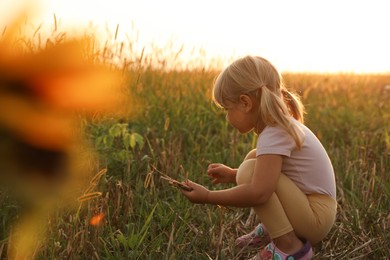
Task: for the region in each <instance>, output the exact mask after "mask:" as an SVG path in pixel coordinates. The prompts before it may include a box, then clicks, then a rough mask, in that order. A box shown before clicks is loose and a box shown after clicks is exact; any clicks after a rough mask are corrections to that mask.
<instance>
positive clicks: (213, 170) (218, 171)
mask: <svg viewBox="0 0 390 260" xmlns="http://www.w3.org/2000/svg"><path fill="white" fill-rule="evenodd" d="M236 173H237V170H236V169H232V168H230V167H228V166H226V165H224V164H222V163H212V164H210V165H209V167H208V169H207V174H208V175H209V177H210V178H211V179H212V180H211V181H212V183H213V184H218V183H235V182H236Z"/></svg>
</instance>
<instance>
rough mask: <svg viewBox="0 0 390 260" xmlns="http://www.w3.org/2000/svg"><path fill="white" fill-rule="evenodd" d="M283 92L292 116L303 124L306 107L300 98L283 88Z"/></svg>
mask: <svg viewBox="0 0 390 260" xmlns="http://www.w3.org/2000/svg"><path fill="white" fill-rule="evenodd" d="M281 91H282V95H283V100H284V102H285V103H286V105H287V107H288V110H289V112H290V114H291V115H292V116H293V117H294V118H295V119H296V120H298V121H299V122H301V123H303V114H304V107H303V104H302V102H301V100H300V99H299V97H298V96H297V95H296V94H293V93H291V92H290V91H288V90H287V89H285V88H282V89H281Z"/></svg>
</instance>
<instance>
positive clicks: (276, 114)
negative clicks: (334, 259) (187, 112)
mask: <svg viewBox="0 0 390 260" xmlns="http://www.w3.org/2000/svg"><path fill="white" fill-rule="evenodd" d="M213 100H214V102H215V103H216V104H217V105H218V106H220V107H222V108H224V109H225V110H226V112H227V115H226V119H227V120H228V122H229V123H230V124H231V125H232V126H233V127H234V128H236V129H237V130H238V131H240V133H248V132H250V131H254V132H255V133H256V134H257V135H258V139H257V146H256V149H255V150H253V151H251V152H249V153H248V154H247V156H246V157H245V159H244V161H243V162H242V164H241V165H240V166H239V168H238V169H232V168H230V167H228V166H226V165H223V164H219V163H213V164H210V165H209V167H208V170H207V173H208V175H209V177H210V178H211V179H212V182H213V183H214V184H217V183H236V184H237V185H236V186H234V187H233V188H229V189H224V190H215V191H210V190H208V189H206V188H205V187H203V186H202V185H199V184H197V183H195V182H192V181H187V182H186V184H187V185H188V186H190V187H191V188H192V191H185V190H182V193H183V195H184V196H186V197H187V198H188V199H189V200H190V201H191V202H193V203H209V204H214V205H222V206H233V207H252V208H253V210H254V211H255V212H256V214H257V217H258V218H259V220H260V221H261V225H260V226H259V228H258V229H257V235H258V236H259V237H261V238H263V241H269V244H268V245H267V246H265V247H264V249H262V250H261V251H260V252H259V253H258V254H257V255H256V256H255V257H254V258H253V259H273V257H275V258H276V259H310V258H311V257H312V256H313V251H312V246H311V245H314V244H316V243H318V242H319V241H321V240H322V239H323V238H324V237H325V236H326V235H327V234H328V232H329V231H330V229H331V227H332V225H333V223H334V221H335V216H336V210H337V203H336V184H335V177H334V172H333V167H332V164H331V162H330V160H329V157H328V155H327V153H326V151H325V149H324V148H323V146H322V145H321V143H320V141H319V140H318V139H317V138H316V136H315V135H314V134H313V133H312V132H311V131H310V130H309V129H308V128H307V127H306V126H305V125H303V105H302V103H301V101H300V100H299V98H298V97H297V96H295V95H294V94H292V93H290V92H289V91H287V89H286V88H285V87H284V85H283V84H282V79H281V76H280V74H279V72H278V71H277V70H276V69H275V67H274V66H273V65H272V64H271V63H270V62H269V61H267V60H266V59H264V58H261V57H253V56H246V57H244V58H241V59H238V60H236V61H235V62H233V63H232V64H231V65H230V66H228V67H227V68H226V69H225V70H224V71H222V73H221V74H220V75H219V76H218V77H217V79H216V81H215V84H214V89H213Z"/></svg>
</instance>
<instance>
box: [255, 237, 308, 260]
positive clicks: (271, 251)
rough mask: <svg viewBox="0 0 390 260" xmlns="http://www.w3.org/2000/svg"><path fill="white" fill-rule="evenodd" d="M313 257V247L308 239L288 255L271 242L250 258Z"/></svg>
mask: <svg viewBox="0 0 390 260" xmlns="http://www.w3.org/2000/svg"><path fill="white" fill-rule="evenodd" d="M312 257H313V249H312V247H311V245H310V243H309V242H308V241H306V242H305V244H304V245H303V247H302V248H301V249H300V250H299V251H298V252H296V253H295V254H292V255H288V254H286V253H284V252H282V251H281V250H280V249H279V248H277V247H276V246H275V244H274V243H273V242H271V243H269V244H268V245H267V246H266V247H265V248H264V249H263V250H261V251H260V252H259V253H258V254H257V255H256V256H255V257H253V258H251V260H260V259H262V260H309V259H312Z"/></svg>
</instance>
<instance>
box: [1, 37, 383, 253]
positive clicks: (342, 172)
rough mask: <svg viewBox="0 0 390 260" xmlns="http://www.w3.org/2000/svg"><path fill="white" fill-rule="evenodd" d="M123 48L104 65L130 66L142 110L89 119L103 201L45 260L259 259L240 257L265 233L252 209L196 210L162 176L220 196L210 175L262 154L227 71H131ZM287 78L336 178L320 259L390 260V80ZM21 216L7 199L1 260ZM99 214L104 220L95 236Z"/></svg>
mask: <svg viewBox="0 0 390 260" xmlns="http://www.w3.org/2000/svg"><path fill="white" fill-rule="evenodd" d="M59 40H61V39H59ZM118 46H120V45H118ZM122 48H123V44H122V47H118V48H112V49H111V50H110V51H111V52H109V51H107V50H106V49H105V51H102V52H96V50H94V53H95V55H98V56H99V57H100V58H101V59H102V60H103V61H104V62H110V61H112V59H116V60H118V59H119V60H121V61H123V62H119V63H117V64H120V67H121V69H122V71H123V73H124V74H125V75H126V76H127V78H128V81H127V83H126V84H127V86H128V90H129V93H131V94H132V96H133V98H134V100H135V101H136V102H135V103H134V107H136V109H135V111H134V113H133V115H132V117H130V118H126V119H124V118H110V117H108V116H105V117H103V118H102V119H99V120H97V119H96V118H92V119H88V120H86V119H83V125H84V130H85V133H86V135H87V137H88V142H89V144H90V145H91V146H92V147H93V149H94V150H95V151H96V152H97V154H98V160H97V162H94V165H93V167H94V168H95V169H96V171H95V172H96V174H98V172H100V174H99V175H97V176H96V175H95V177H96V178H95V179H94V180H95V184H96V185H95V186H94V187H93V188H94V189H93V190H94V191H98V192H101V193H100V196H96V197H94V198H91V199H89V200H85V201H83V202H81V203H80V208H79V210H75V209H66V208H65V209H64V208H59V209H58V211H56V214H55V215H54V216H52V217H51V218H50V221H49V224H48V231H47V234H46V236H45V239H44V240H43V241H42V242H41V243H40V244H39V248H37V255H36V258H37V259H246V258H247V257H248V256H251V255H253V254H255V251H253V250H249V249H246V250H242V251H240V250H238V249H236V248H235V246H234V241H235V239H236V238H237V237H238V236H240V235H242V234H244V233H246V232H248V231H250V230H251V229H252V228H253V227H254V225H255V220H254V219H253V218H251V217H250V210H249V209H240V208H221V207H217V206H211V205H196V204H191V203H190V202H188V201H187V200H186V199H185V198H184V197H183V196H182V195H181V193H180V192H179V191H178V190H177V189H176V188H175V187H173V186H171V185H169V183H167V182H166V181H165V180H162V179H161V178H160V176H161V175H160V172H161V173H164V174H167V175H169V176H170V177H172V178H174V179H177V180H179V181H182V180H185V179H186V178H189V179H191V180H194V181H196V182H199V183H201V184H203V185H205V186H206V187H209V188H211V189H214V188H215V189H217V188H219V187H218V186H212V185H211V183H210V182H209V180H208V177H207V176H206V174H205V172H206V168H207V166H208V164H209V163H211V162H221V163H225V164H228V165H231V166H233V167H237V166H238V165H239V164H240V162H241V160H242V159H243V157H244V156H245V154H246V153H247V152H248V151H249V150H250V149H252V148H253V147H254V144H255V138H256V136H255V135H253V134H247V135H241V134H240V133H238V132H237V131H236V130H234V129H233V128H232V127H231V126H229V125H228V123H227V122H226V120H225V113H224V111H223V110H221V109H219V108H217V107H216V106H215V105H214V104H213V103H212V101H211V87H212V82H213V80H214V78H215V76H216V75H217V74H218V72H219V70H216V69H213V68H208V67H202V65H201V62H198V63H199V64H200V65H197V66H189V67H186V66H180V69H177V70H172V69H166V64H170V63H171V62H174V59H173V58H172V55H171V54H169V55H168V56H164V55H162V54H161V53H160V52H157V53H154V54H153V53H151V54H145V53H144V52H142V53H140V54H138V56H137V55H136V56H135V57H133V60H132V62H129V60H127V61H124V60H122V58H121V55H122V54H121V53H122ZM125 48H126V46H125ZM173 53H175V51H173ZM173 56H175V55H173ZM156 61H157V62H156ZM161 61H162V62H161ZM156 64H157V65H159V66H155V65H156ZM283 77H284V81H285V84H286V86H287V87H288V88H289V89H292V90H294V91H296V92H297V93H298V94H299V95H300V96H301V97H302V100H303V103H304V105H305V107H306V115H305V122H306V124H307V125H308V126H309V128H311V129H312V130H313V132H314V133H315V134H316V135H317V136H318V138H319V139H320V140H321V142H322V143H323V145H324V146H325V148H326V150H327V151H328V153H329V156H330V158H331V160H332V162H333V166H334V169H335V173H336V180H337V201H338V213H337V220H336V223H335V225H334V227H333V228H332V230H331V232H330V233H329V235H328V236H327V237H326V239H325V240H324V241H322V242H321V243H320V244H318V245H316V246H315V247H314V251H315V259H388V257H389V256H390V211H389V209H390V175H389V171H390V102H389V101H390V87H389V86H390V74H371V75H364V74H353V73H339V74H309V73H307V74H305V73H283ZM105 169H106V170H107V172H105V171H104V170H105ZM102 170H103V171H102ZM220 187H228V185H225V186H224V185H222V186H220ZM20 209H21V206H20V205H19V204H18V202H17V200H14V199H13V198H12V197H10V196H8V195H7V193H6V192H4V191H3V192H1V191H0V220H1V222H0V227H1V231H0V258H1V259H5V258H6V256H7V246H8V243H9V237H8V234H9V231H10V228H11V226H12V223H13V220H14V219H15V218H17V216H18V212H19V211H20ZM98 214H101V215H100V216H101V217H100V218H101V219H99V222H98V223H97V224H96V225H91V222H90V220H91V218H93V217H94V216H95V215H98Z"/></svg>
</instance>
